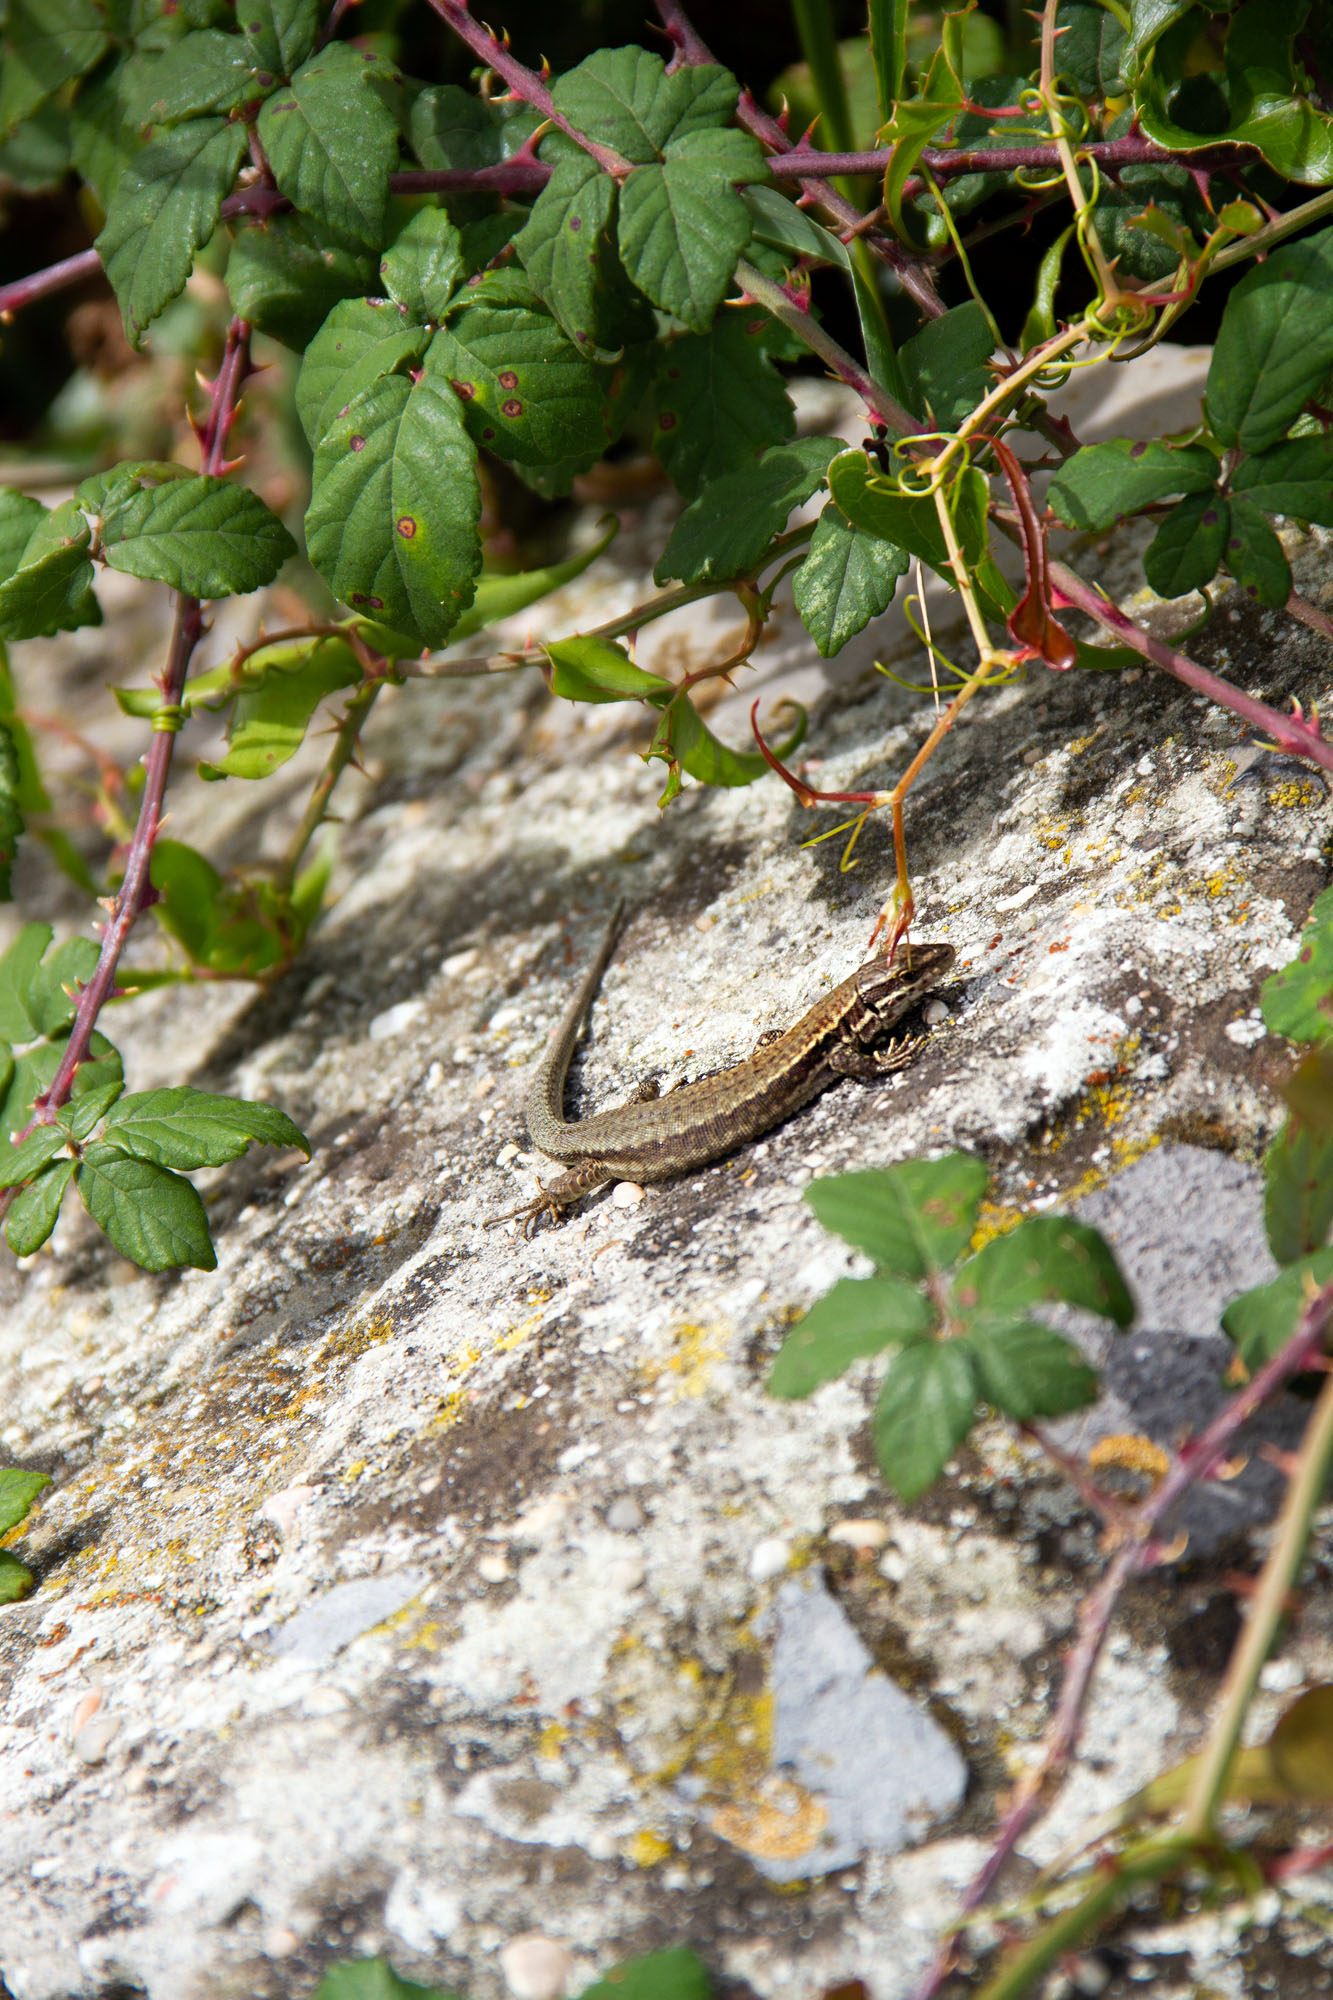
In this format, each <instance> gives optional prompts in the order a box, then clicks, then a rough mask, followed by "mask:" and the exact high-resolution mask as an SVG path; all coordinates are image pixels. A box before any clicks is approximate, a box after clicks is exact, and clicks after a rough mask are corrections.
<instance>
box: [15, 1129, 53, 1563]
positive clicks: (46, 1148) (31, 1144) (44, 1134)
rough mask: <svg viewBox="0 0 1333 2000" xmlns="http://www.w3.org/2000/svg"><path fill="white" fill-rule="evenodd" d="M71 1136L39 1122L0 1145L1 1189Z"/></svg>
mask: <svg viewBox="0 0 1333 2000" xmlns="http://www.w3.org/2000/svg"><path fill="white" fill-rule="evenodd" d="M67 1137H68V1135H67V1134H66V1133H64V1132H62V1131H61V1130H60V1129H59V1127H58V1126H55V1125H39V1126H38V1127H37V1130H36V1131H35V1132H30V1133H29V1134H28V1136H27V1138H26V1139H25V1140H24V1141H23V1144H22V1145H21V1146H10V1147H8V1148H4V1147H0V1188H9V1187H21V1186H22V1184H23V1182H24V1181H30V1180H32V1179H33V1178H34V1176H35V1175H37V1174H39V1173H40V1172H41V1170H42V1168H43V1167H44V1166H45V1165H46V1163H47V1161H48V1160H53V1159H54V1158H55V1156H56V1154H57V1153H58V1152H60V1151H61V1150H62V1149H63V1147H64V1146H65V1144H66V1142H67ZM0 1532H2V1531H0Z"/></svg>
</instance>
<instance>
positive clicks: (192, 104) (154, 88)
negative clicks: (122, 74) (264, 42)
mask: <svg viewBox="0 0 1333 2000" xmlns="http://www.w3.org/2000/svg"><path fill="white" fill-rule="evenodd" d="M132 67H133V70H134V72H135V75H134V105H135V110H136V113H137V116H138V119H139V121H140V122H141V123H142V124H144V125H178V124H179V123H180V122H181V120H182V119H184V118H198V117H199V116H200V115H201V114H203V113H206V112H223V111H235V110H237V109H238V107H239V106H240V105H242V104H244V103H246V102H247V101H253V100H254V99H255V98H257V97H262V96H263V95H264V86H263V85H262V84H261V83H260V82H259V80H258V79H257V77H256V76H255V72H254V68H253V66H252V60H251V54H250V51H249V49H248V48H247V46H246V44H245V43H244V42H243V41H242V40H241V39H240V37H239V36H238V35H224V34H223V33H222V32H221V30H220V29H218V28H198V29H196V30H195V31H194V33H193V34H189V35H182V37H181V39H180V40H179V41H178V42H176V43H175V44H174V46H173V47H171V48H169V49H167V50H165V51H164V53H163V54H162V55H160V56H156V57H153V58H151V59H150V58H148V57H145V56H139V57H137V58H136V59H135V61H134V63H133V65H132ZM270 87H271V86H270Z"/></svg>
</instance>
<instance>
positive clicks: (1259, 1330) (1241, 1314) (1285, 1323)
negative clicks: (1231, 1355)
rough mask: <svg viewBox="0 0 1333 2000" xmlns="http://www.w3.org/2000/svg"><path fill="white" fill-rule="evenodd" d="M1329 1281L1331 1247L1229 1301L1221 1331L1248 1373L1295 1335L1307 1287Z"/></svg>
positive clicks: (1332, 1260) (1331, 1276)
mask: <svg viewBox="0 0 1333 2000" xmlns="http://www.w3.org/2000/svg"><path fill="white" fill-rule="evenodd" d="M1330 1279H1333V1248H1329V1249H1324V1250H1316V1251H1315V1253H1314V1255H1313V1256H1311V1257H1302V1258H1301V1259H1300V1261H1299V1262H1298V1263H1295V1264H1289V1265H1288V1266H1287V1269H1286V1270H1285V1271H1284V1272H1283V1273H1282V1275H1281V1276H1280V1277H1277V1278H1273V1279H1271V1280H1270V1282H1269V1283H1268V1284H1266V1285H1256V1286H1255V1287H1254V1289H1253V1290H1252V1291H1249V1292H1242V1293H1241V1295H1240V1297H1239V1298H1238V1299H1233V1300H1232V1301H1231V1304H1230V1305H1229V1306H1228V1307H1227V1309H1226V1311H1225V1312H1224V1313H1223V1314H1222V1331H1223V1332H1224V1333H1225V1334H1227V1335H1228V1336H1229V1337H1230V1339H1232V1340H1233V1341H1234V1342H1235V1344H1236V1352H1237V1353H1238V1354H1239V1355H1240V1358H1241V1360H1242V1361H1243V1362H1244V1363H1245V1366H1246V1367H1247V1368H1248V1369H1249V1371H1250V1373H1251V1374H1253V1373H1254V1371H1255V1369H1256V1368H1262V1366H1263V1364H1264V1363H1265V1361H1271V1360H1272V1359H1273V1357H1274V1355H1276V1354H1280V1353H1281V1351H1282V1349H1283V1348H1284V1347H1285V1346H1286V1344H1287V1342H1288V1341H1289V1340H1290V1339H1291V1336H1292V1334H1293V1333H1295V1331H1296V1325H1297V1322H1298V1320H1299V1319H1300V1317H1301V1314H1302V1313H1303V1312H1304V1310H1305V1306H1306V1303H1307V1300H1308V1296H1309V1287H1310V1284H1313V1285H1316V1286H1321V1287H1322V1286H1324V1285H1326V1284H1328V1282H1329V1280H1330ZM1307 1281H1308V1282H1307Z"/></svg>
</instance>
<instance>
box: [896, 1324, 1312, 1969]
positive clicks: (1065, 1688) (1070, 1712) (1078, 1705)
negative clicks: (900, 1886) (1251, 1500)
mask: <svg viewBox="0 0 1333 2000" xmlns="http://www.w3.org/2000/svg"><path fill="white" fill-rule="evenodd" d="M1330 1325H1333V1284H1328V1285H1325V1286H1324V1288H1323V1290H1322V1291H1320V1292H1319V1293H1318V1294H1317V1295H1316V1296H1315V1297H1314V1298H1313V1299H1311V1301H1310V1303H1309V1304H1308V1305H1307V1306H1306V1308H1305V1310H1304V1312H1303V1313H1302V1314H1301V1317H1300V1320H1299V1322H1298V1324H1297V1327H1296V1330H1295V1332H1294V1333H1293V1334H1292V1336H1291V1339H1290V1340H1289V1341H1288V1342H1287V1344H1286V1346H1285V1347H1284V1348H1283V1349H1282V1351H1281V1353H1280V1354H1277V1355H1275V1356H1274V1358H1273V1359H1272V1360H1271V1361H1269V1362H1268V1363H1266V1364H1265V1366H1264V1367H1263V1368H1261V1369H1260V1370H1259V1372H1258V1374H1257V1375H1255V1376H1252V1377H1251V1379H1250V1380H1249V1381H1248V1382H1247V1383H1246V1384H1245V1387H1244V1388H1243V1389H1241V1390H1239V1391H1238V1393H1237V1394H1236V1395H1234V1396H1233V1397H1232V1399H1231V1401H1230V1402H1229V1403H1228V1404H1227V1405H1226V1406H1225V1408H1224V1409H1222V1410H1220V1411H1219V1412H1218V1414H1217V1415H1216V1416H1215V1417H1214V1418H1213V1421H1212V1422H1211V1423H1210V1424H1209V1425H1208V1426H1207V1428H1206V1429H1205V1430H1203V1431H1201V1432H1200V1433H1199V1435H1198V1437H1197V1438H1194V1439H1192V1440H1191V1441H1190V1442H1189V1443H1188V1444H1187V1445H1186V1446H1185V1447H1184V1449H1183V1450H1182V1451H1180V1452H1179V1453H1177V1455H1176V1457H1175V1459H1174V1460H1173V1461H1172V1464H1171V1468H1170V1470H1169V1471H1168V1472H1167V1474H1166V1477H1165V1478H1164V1479H1163V1480H1162V1483H1161V1485H1160V1486H1158V1487H1157V1489H1156V1491H1155V1492H1153V1493H1151V1494H1150V1495H1149V1496H1148V1498H1147V1499H1146V1500H1144V1501H1143V1502H1142V1503H1141V1505H1140V1506H1139V1507H1138V1508H1137V1509H1136V1510H1135V1522H1134V1526H1135V1534H1134V1539H1133V1540H1132V1541H1125V1542H1122V1544H1121V1546H1120V1547H1119V1548H1118V1549H1117V1550H1116V1553H1115V1555H1114V1556H1113V1557H1112V1559H1111V1561H1110V1563H1109V1564H1108V1565H1107V1570H1106V1574H1105V1576H1104V1577H1103V1578H1102V1580H1101V1582H1100V1583H1099V1584H1098V1585H1097V1588H1096V1589H1095V1590H1094V1591H1093V1592H1092V1593H1091V1595H1090V1596H1089V1597H1088V1598H1086V1599H1085V1601H1084V1604H1083V1607H1082V1610H1081V1611H1080V1613H1079V1631H1078V1638H1077V1639H1076V1640H1075V1642H1074V1645H1073V1647H1072V1648H1071V1649H1070V1653H1069V1656H1068V1659H1067V1661H1066V1664H1065V1678H1064V1683H1063V1685H1062V1687H1061V1689H1060V1700H1059V1704H1058V1706H1057V1708H1056V1712H1055V1717H1054V1719H1053V1721H1052V1723H1051V1727H1050V1729H1049V1731H1048V1732H1047V1737H1046V1744H1045V1748H1044V1750H1043V1752H1042V1759H1041V1763H1040V1764H1039V1765H1038V1767H1037V1769H1036V1770H1035V1771H1034V1772H1032V1773H1031V1774H1030V1775H1029V1776H1028V1777H1027V1778H1025V1779H1024V1780H1023V1783H1022V1784H1021V1785H1020V1787H1019V1790H1018V1794H1017V1796H1016V1798H1015V1800H1014V1803H1013V1805H1012V1806H1011V1807H1010V1809H1009V1811H1008V1813H1007V1814H1006V1815H1005V1819H1004V1823H1003V1825H1002V1826H1001V1828H1000V1832H999V1834H998V1836H997V1838H996V1843H995V1846H994V1848H993V1849H992V1850H991V1852H990V1854H989V1855H987V1857H986V1860H985V1862H984V1863H983V1865H982V1867H981V1868H980V1869H979V1871H978V1873H977V1875H976V1877H975V1878H974V1880H973V1881H972V1883H971V1885H970V1886H969V1888H968V1891H967V1894H966V1895H965V1896H964V1898H963V1917H962V1920H961V1921H960V1922H959V1923H958V1925H957V1926H956V1927H955V1929H954V1930H953V1932H952V1933H951V1935H950V1936H949V1937H948V1938H946V1940H945V1942H944V1944H943V1945H942V1946H941V1948H940V1951H939V1953H938V1955H937V1957H936V1959H935V1961H934V1963H933V1964H932V1965H931V1967H930V1969H929V1971H928V1972H927V1974H926V1976H925V1978H924V1979H923V1980H922V1982H921V1984H920V1985H919V1986H918V1987H917V1989H916V1991H915V1993H914V1994H913V1996H912V2000H935V1996H936V1994H938V1993H939V1991H940V1989H941V1987H942V1986H943V1985H944V1982H945V1980H946V1979H947V1978H948V1977H949V1975H950V1973H951V1972H952V1971H953V1968H954V1964H955V1959H956V1950H957V1944H958V1940H959V1938H960V1937H961V1935H962V1932H963V1929H964V1927H965V1923H966V1919H967V1917H968V1916H970V1915H971V1913H972V1912H973V1911H974V1910H976V1909H979V1908H980V1906H981V1905H982V1904H983V1903H984V1902H986V1900H987V1899H988V1897H989V1896H990V1893H991V1890H992V1889H993V1888H994V1886H995V1883H996V1881H997V1879H998V1877H999V1875H1000V1873H1001V1871H1002V1870H1003V1868H1004V1866H1005V1863H1006V1862H1007V1861H1008V1859H1009V1857H1010V1855H1011V1854H1012V1853H1013V1851H1014V1848H1015V1847H1016V1846H1017V1844H1018V1842H1019V1840H1020V1839H1021V1838H1022V1836H1023V1834H1024V1833H1025V1832H1026V1830H1027V1828H1028V1827H1029V1826H1030V1825H1031V1823H1032V1821H1033V1819H1034V1818H1035V1817H1036V1815H1037V1813H1038V1811H1039V1810H1040V1808H1041V1804H1042V1801H1043V1799H1044V1798H1045V1797H1046V1796H1047V1794H1048V1793H1049V1791H1050V1789H1051V1786H1052V1784H1053V1783H1054V1781H1055V1780H1056V1779H1057V1778H1058V1777H1059V1775H1060V1773H1061V1772H1062V1770H1063V1769H1064V1766H1065V1764H1066V1763H1067V1762H1068V1760H1069V1758H1070V1757H1071V1756H1072V1755H1073V1753H1074V1750H1075V1747H1076V1746H1077V1743H1078V1738H1079V1733H1080V1730H1081V1729H1082V1726H1083V1709H1084V1705H1085V1703H1086V1701H1087V1697H1088V1690H1089V1688H1090V1686H1091V1684H1092V1676H1093V1672H1094V1669H1095V1668H1096V1665H1097V1661H1098V1659H1099V1657H1100V1655H1101V1650H1102V1647H1103V1645H1104V1644H1105V1642H1106V1635H1107V1633H1108V1631H1109V1630H1110V1625H1111V1619H1112V1616H1113V1615H1114V1612H1115V1608H1116V1605H1117V1603H1118V1602H1119V1599H1120V1596H1121V1593H1122V1592H1123V1590H1124V1588H1125V1586H1126V1584H1128V1583H1129V1582H1130V1581H1131V1579H1132V1578H1133V1577H1136V1576H1138V1575H1140V1574H1141V1573H1142V1572H1143V1571H1145V1570H1148V1569H1151V1568H1153V1567H1154V1566H1155V1564H1156V1563H1157V1562H1158V1561H1160V1559H1161V1554H1162V1548H1161V1543H1160V1542H1159V1541H1158V1539H1157V1530H1158V1529H1159V1528H1160V1526H1161V1524H1162V1522H1163V1520H1164V1519H1165V1517H1166V1516H1167V1514H1168V1513H1169V1512H1170V1511H1171V1509H1172V1508H1173V1507H1174V1506H1176V1504H1177V1503H1178V1502H1179V1501H1180V1499H1181V1498H1182V1497H1183V1496H1184V1494H1185V1493H1187V1492H1188V1491H1189V1489H1190V1488H1191V1487H1192V1486H1197V1485H1199V1484H1201V1482H1202V1481H1204V1480H1205V1479H1208V1478H1210V1477H1211V1475H1212V1474H1213V1472H1215V1471H1216V1469H1217V1467H1218V1466H1219V1465H1220V1464H1221V1463H1222V1461H1223V1460H1224V1459H1225V1458H1226V1457H1227V1455H1228V1453H1229V1451H1230V1448H1231V1446H1232V1443H1233V1441H1234V1439H1235V1436H1236V1433H1237V1431H1238V1430H1240V1428H1241V1426H1242V1425H1243V1424H1246V1423H1248V1421H1249V1419H1250V1418H1251V1417H1252V1416H1253V1415H1254V1413H1255V1411H1256V1410H1257V1409H1259V1408H1260V1406H1261V1405H1262V1404H1264V1403H1266V1402H1267V1400H1268V1398H1269V1397H1270V1396H1271V1395H1272V1394H1273V1392H1274V1391H1275V1390H1276V1389H1279V1388H1280V1387H1281V1386H1282V1384H1283V1383H1284V1382H1285V1381H1287V1380H1288V1378H1289V1377H1290V1376H1292V1375H1299V1374H1300V1373H1301V1371H1302V1370H1303V1369H1305V1368H1308V1367H1309V1366H1310V1364H1311V1363H1312V1362H1313V1361H1314V1360H1315V1359H1316V1357H1317V1356H1318V1355H1319V1353H1320V1351H1321V1350H1322V1348H1323V1344H1324V1340H1325V1338H1326V1336H1327V1334H1328V1330H1329V1327H1330Z"/></svg>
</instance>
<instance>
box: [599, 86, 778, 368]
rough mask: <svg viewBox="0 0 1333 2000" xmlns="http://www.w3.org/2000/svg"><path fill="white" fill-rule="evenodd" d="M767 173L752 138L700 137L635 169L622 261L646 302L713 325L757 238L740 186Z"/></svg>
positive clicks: (625, 186) (627, 184) (625, 204)
mask: <svg viewBox="0 0 1333 2000" xmlns="http://www.w3.org/2000/svg"><path fill="white" fill-rule="evenodd" d="M698 73H699V72H698V71H697V70H692V71H680V70H678V71H677V72H676V74H677V75H678V76H679V75H686V74H688V75H696V76H697V75H698ZM764 172H765V168H764V157H763V154H762V153H761V152H760V150H759V146H758V143H757V141H756V140H754V139H752V138H751V137H750V135H749V133H748V132H734V131H730V132H723V131H709V132H693V133H690V134H689V135H688V136H687V137H685V138H683V139H680V140H678V141H677V142H676V143H675V144H674V145H673V147H672V149H671V151H670V153H669V154H668V156H667V158H666V159H665V160H664V161H663V162H662V164H661V166H650V167H635V169H634V171H633V172H632V173H631V174H630V175H629V176H628V178H627V179H626V180H625V181H623V182H622V184H621V188H620V215H619V223H618V227H617V241H618V243H619V245H620V256H621V261H622V262H623V264H624V266H625V269H626V271H627V272H628V274H629V276H630V278H631V279H632V281H633V282H634V284H636V285H637V286H638V288H639V290H640V291H641V292H642V293H643V294H644V296H645V297H646V298H649V299H651V300H652V302H653V304H654V305H655V306H660V308H661V309H662V311H663V312H669V313H673V314H674V315H675V317H676V318H677V319H678V320H681V321H683V323H684V324H685V325H686V326H687V327H689V328H690V329H691V331H692V332H695V333H702V332H704V331H705V329H706V328H707V327H708V325H709V323H710V322H711V320H712V318H713V315H714V313H715V312H716V311H717V308H718V307H719V306H720V305H721V303H722V299H723V295H724V294H725V292H726V289H727V287H728V285H729V284H730V283H731V280H732V275H733V273H734V271H735V269H736V259H737V258H738V257H739V256H740V254H741V251H742V250H744V248H745V246H746V244H747V243H748V242H749V240H750V212H749V210H748V209H747V208H746V206H745V203H744V202H743V201H742V200H741V198H740V196H739V194H737V192H736V187H735V183H736V182H737V181H747V180H750V181H753V180H759V179H761V178H762V176H763V174H764Z"/></svg>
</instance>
